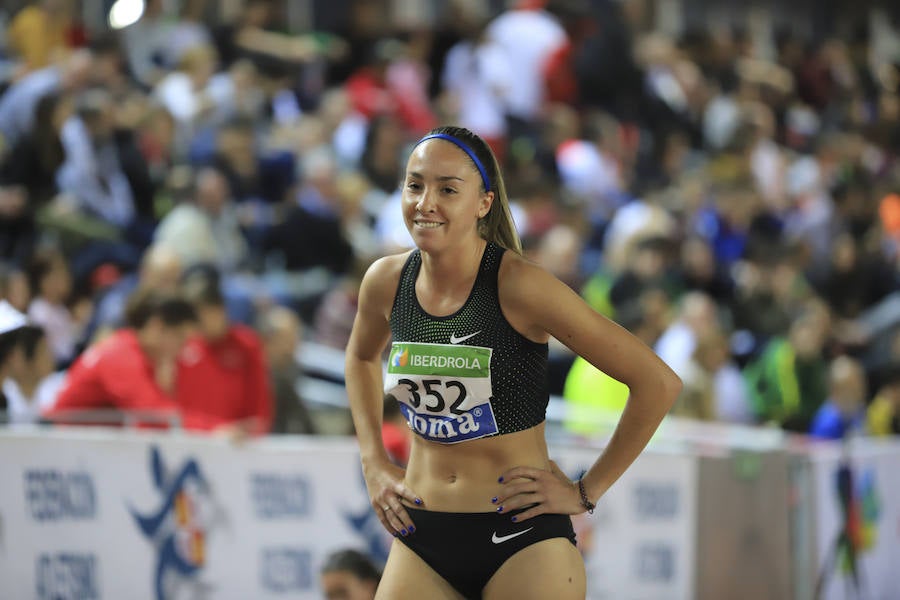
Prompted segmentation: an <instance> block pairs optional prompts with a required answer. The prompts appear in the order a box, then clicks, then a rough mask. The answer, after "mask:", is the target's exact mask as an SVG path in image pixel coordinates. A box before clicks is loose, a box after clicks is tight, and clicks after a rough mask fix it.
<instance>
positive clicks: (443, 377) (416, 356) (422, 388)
mask: <svg viewBox="0 0 900 600" xmlns="http://www.w3.org/2000/svg"><path fill="white" fill-rule="evenodd" d="M492 352H493V350H492V349H491V348H482V347H480V346H460V345H454V344H419V343H412V342H394V343H393V345H392V346H391V354H390V359H389V360H388V368H387V375H386V376H385V391H386V393H387V394H390V395H392V396H394V397H395V398H396V399H397V400H398V401H399V402H400V410H401V411H402V412H403V415H404V416H405V417H406V421H407V423H409V426H410V427H411V428H412V429H413V430H414V431H415V432H416V433H418V434H419V435H420V436H422V437H423V438H425V439H427V440H431V441H434V442H440V443H442V444H453V443H456V442H463V441H466V440H474V439H477V438H481V437H485V436H488V435H494V434H496V433H497V422H496V421H495V420H494V411H493V409H492V408H491V398H492V396H493V393H492V389H491V353H492Z"/></svg>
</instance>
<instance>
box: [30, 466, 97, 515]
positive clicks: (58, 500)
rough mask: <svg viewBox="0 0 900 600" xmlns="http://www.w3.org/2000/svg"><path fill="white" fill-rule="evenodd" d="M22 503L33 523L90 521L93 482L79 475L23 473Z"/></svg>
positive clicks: (94, 512)
mask: <svg viewBox="0 0 900 600" xmlns="http://www.w3.org/2000/svg"><path fill="white" fill-rule="evenodd" d="M25 503H26V505H27V506H28V510H29V512H30V513H31V516H32V518H34V520H35V521H62V520H65V519H72V520H80V519H93V518H94V517H96V516H97V492H96V488H95V487H94V480H93V478H92V477H91V476H90V475H89V474H88V473H86V472H83V471H73V472H69V473H64V472H62V471H57V470H56V469H29V470H27V471H25Z"/></svg>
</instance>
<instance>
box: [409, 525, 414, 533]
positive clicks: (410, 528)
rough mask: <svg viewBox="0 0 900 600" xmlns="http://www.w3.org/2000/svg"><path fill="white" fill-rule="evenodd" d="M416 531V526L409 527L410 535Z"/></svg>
mask: <svg viewBox="0 0 900 600" xmlns="http://www.w3.org/2000/svg"><path fill="white" fill-rule="evenodd" d="M415 530H416V526H415V525H410V526H409V532H410V533H413V532H414V531H415Z"/></svg>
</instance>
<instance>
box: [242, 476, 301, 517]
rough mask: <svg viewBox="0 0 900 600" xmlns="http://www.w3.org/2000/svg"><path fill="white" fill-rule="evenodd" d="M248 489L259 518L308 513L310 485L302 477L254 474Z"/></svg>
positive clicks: (299, 515)
mask: <svg viewBox="0 0 900 600" xmlns="http://www.w3.org/2000/svg"><path fill="white" fill-rule="evenodd" d="M250 489H251V494H252V496H253V507H254V509H255V512H256V516H257V517H258V518H260V519H300V518H304V517H308V516H310V514H312V497H313V494H312V484H310V482H309V479H307V478H306V477H303V476H301V475H293V476H286V475H279V474H268V473H255V474H254V475H253V476H252V477H251V478H250Z"/></svg>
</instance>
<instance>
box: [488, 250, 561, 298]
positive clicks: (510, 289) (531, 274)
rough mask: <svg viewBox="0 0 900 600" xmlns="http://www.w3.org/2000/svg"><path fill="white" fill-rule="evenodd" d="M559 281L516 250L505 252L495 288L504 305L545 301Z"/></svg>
mask: <svg viewBox="0 0 900 600" xmlns="http://www.w3.org/2000/svg"><path fill="white" fill-rule="evenodd" d="M560 283H561V282H560V281H559V279H557V278H556V277H555V276H554V275H553V274H552V273H550V272H549V271H548V270H547V269H545V268H544V267H542V266H540V265H539V264H537V263H535V262H533V261H532V260H530V259H528V258H526V257H524V256H522V255H521V254H518V253H516V252H505V253H504V254H503V261H502V262H501V263H500V270H499V272H498V274H497V289H498V291H499V293H500V300H501V302H502V303H503V304H504V306H507V305H510V304H511V303H513V304H521V303H528V304H534V305H536V306H539V305H541V304H542V303H544V302H546V301H547V299H548V297H549V296H552V295H553V294H554V290H556V288H557V286H558V285H559V284H560Z"/></svg>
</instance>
